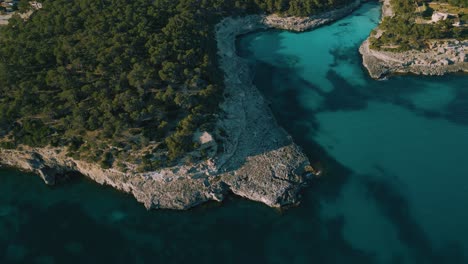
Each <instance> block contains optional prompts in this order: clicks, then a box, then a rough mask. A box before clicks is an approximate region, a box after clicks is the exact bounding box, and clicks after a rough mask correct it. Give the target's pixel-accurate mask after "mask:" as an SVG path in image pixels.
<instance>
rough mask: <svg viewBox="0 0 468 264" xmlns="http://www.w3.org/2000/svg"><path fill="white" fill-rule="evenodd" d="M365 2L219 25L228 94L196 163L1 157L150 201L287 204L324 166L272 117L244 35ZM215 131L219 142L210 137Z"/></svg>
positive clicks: (19, 153) (327, 18) (26, 152)
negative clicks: (241, 47)
mask: <svg viewBox="0 0 468 264" xmlns="http://www.w3.org/2000/svg"><path fill="white" fill-rule="evenodd" d="M359 4H360V1H359V0H357V1H355V2H354V3H353V4H352V5H349V6H346V7H343V8H341V9H338V10H334V11H330V12H327V13H323V14H320V15H317V16H313V17H308V18H296V17H279V16H277V15H270V16H261V15H252V16H246V17H241V18H225V19H224V20H222V21H221V22H220V23H219V24H217V25H216V39H217V43H218V44H217V45H218V54H219V57H220V67H221V69H222V70H223V71H224V73H225V78H224V79H225V80H224V82H225V92H224V97H225V98H224V101H223V103H222V105H221V106H220V108H221V109H222V112H221V113H220V115H219V119H218V122H217V129H216V131H223V133H222V134H223V135H210V134H206V133H205V134H204V135H203V136H202V137H201V138H200V139H202V138H203V140H201V143H202V144H205V145H207V146H208V147H209V149H211V150H214V152H213V153H212V155H211V156H210V157H211V158H209V159H207V160H204V161H200V162H197V163H195V164H187V163H180V164H179V165H177V166H174V167H170V168H164V169H160V170H157V171H152V172H144V173H140V172H138V171H137V170H136V168H132V167H129V169H128V170H127V171H126V172H123V171H120V170H118V169H117V168H110V169H103V168H102V167H101V166H100V165H99V164H95V163H89V162H85V161H82V160H77V159H74V158H73V157H70V155H67V151H66V149H65V148H53V147H47V148H32V147H28V146H24V145H22V146H20V147H19V148H16V149H0V164H3V165H6V166H11V167H15V168H19V169H22V170H25V171H31V172H34V173H36V174H38V175H39V176H40V177H41V178H42V179H43V180H44V181H45V183H47V184H50V185H53V184H56V183H57V182H59V181H60V180H61V179H62V178H64V175H66V174H68V173H79V174H81V175H84V176H86V177H88V178H90V179H92V180H93V181H95V182H97V183H99V184H103V185H109V186H112V187H114V188H116V189H118V190H121V191H124V192H127V193H130V194H132V195H133V196H134V197H135V198H136V199H137V200H138V201H139V202H141V203H143V204H144V205H145V207H146V208H148V209H152V208H154V209H158V208H166V209H181V210H183V209H188V208H191V207H194V206H196V205H199V204H201V203H204V202H207V201H210V200H214V201H222V200H223V199H224V198H225V197H226V195H228V194H230V193H233V194H235V195H238V196H241V197H244V198H247V199H250V200H253V201H258V202H262V203H264V204H266V205H268V206H270V207H282V206H285V205H291V204H296V203H298V202H299V191H300V189H301V188H302V187H303V186H304V185H305V184H306V183H307V181H308V179H309V178H310V177H313V175H317V174H320V171H318V170H316V169H314V168H312V167H311V166H310V163H309V160H308V158H307V157H306V156H305V155H304V153H303V152H302V150H301V149H300V147H299V146H297V145H296V144H295V143H294V142H293V140H292V138H291V137H290V136H289V135H288V134H287V132H286V131H285V130H284V129H282V128H281V127H280V126H279V125H278V124H277V123H276V121H275V118H274V116H273V114H272V112H271V110H270V109H269V107H268V105H267V103H266V102H265V100H264V98H263V97H262V95H261V94H260V92H259V91H258V90H257V88H256V87H255V86H254V85H253V84H252V76H251V73H250V71H249V67H248V65H247V62H246V61H245V60H244V59H242V58H240V57H239V56H237V54H236V45H235V40H236V38H237V37H238V36H239V35H242V34H246V33H248V32H252V31H255V30H259V29H267V28H272V27H275V28H280V29H287V30H293V31H304V30H311V29H313V28H316V27H318V26H320V25H323V24H325V23H329V22H331V21H333V20H336V19H338V18H341V17H343V16H345V15H347V14H349V13H350V12H351V11H353V10H354V9H355V8H357V7H358V6H359ZM213 137H214V138H217V139H218V140H217V142H215V140H214V139H213Z"/></svg>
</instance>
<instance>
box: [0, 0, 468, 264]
mask: <svg viewBox="0 0 468 264" xmlns="http://www.w3.org/2000/svg"><path fill="white" fill-rule="evenodd" d="M379 12H380V10H379V6H378V5H377V4H366V5H364V6H363V7H362V8H360V9H359V10H358V11H357V12H355V13H354V14H353V15H352V16H349V17H348V18H345V19H342V20H340V21H338V22H337V23H335V24H332V25H330V26H326V27H323V28H320V29H317V30H314V31H312V32H307V33H301V34H294V33H288V32H283V31H265V32H257V33H253V34H249V35H246V36H244V37H243V38H241V39H240V40H239V49H240V53H241V54H242V55H243V56H245V57H246V58H248V59H249V60H250V61H251V63H252V69H253V70H254V72H255V83H256V84H257V86H258V87H259V88H260V89H261V90H262V92H263V93H264V94H265V96H266V97H267V98H268V99H269V100H270V101H271V106H272V109H273V111H274V112H275V115H276V116H277V118H278V120H279V122H280V123H281V124H282V125H283V126H284V127H285V128H286V129H287V130H288V131H289V132H290V133H291V134H292V135H293V138H294V139H295V140H296V142H297V143H299V144H300V145H301V146H302V147H303V148H304V150H305V151H306V153H307V154H308V155H309V156H310V157H311V159H312V160H314V161H319V162H320V163H321V166H323V167H324V168H325V169H326V174H325V175H324V176H323V177H322V178H321V179H319V180H317V181H315V182H314V183H313V184H312V186H310V187H309V188H308V189H306V190H305V191H304V193H303V203H302V204H301V206H299V207H297V208H292V209H289V210H286V211H285V212H279V211H276V210H273V209H270V208H267V207H265V206H263V205H261V204H258V203H254V202H249V201H245V200H242V199H238V198H230V199H228V200H227V201H226V202H224V203H223V204H217V203H211V204H208V205H204V206H201V207H198V208H195V209H194V210H190V211H187V212H176V211H162V210H161V211H146V210H145V209H144V208H143V206H141V205H140V204H138V203H137V202H136V201H134V199H133V198H131V197H130V196H128V195H125V194H122V193H120V192H117V191H114V190H112V189H111V188H108V187H101V186H98V185H96V184H94V183H92V182H90V181H88V180H86V179H74V180H72V181H71V182H69V183H65V184H62V185H61V186H57V187H54V188H50V187H47V186H45V185H44V184H43V183H42V182H41V180H40V179H39V177H37V176H35V175H31V174H26V173H20V172H16V171H12V170H1V171H0V263H168V262H171V263H172V262H176V263H185V262H193V263H220V262H224V263H359V264H366V263H392V264H393V263H434V264H436V263H437V264H439V263H454V264H457V263H468V210H467V208H468V177H467V176H468V155H467V153H468V152H467V150H468V85H467V84H468V77H467V76H461V75H460V76H457V75H450V76H446V77H414V76H401V77H393V78H392V79H390V80H388V81H374V80H371V79H370V78H368V76H367V74H366V72H365V71H364V69H362V67H361V62H360V58H359V55H358V53H357V47H358V45H359V44H360V43H361V42H362V41H363V40H364V39H365V38H366V36H367V35H368V34H369V32H370V31H371V30H372V29H373V28H374V27H375V26H376V24H377V22H378V20H379V15H380V13H379Z"/></svg>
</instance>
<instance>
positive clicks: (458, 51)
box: [359, 0, 468, 79]
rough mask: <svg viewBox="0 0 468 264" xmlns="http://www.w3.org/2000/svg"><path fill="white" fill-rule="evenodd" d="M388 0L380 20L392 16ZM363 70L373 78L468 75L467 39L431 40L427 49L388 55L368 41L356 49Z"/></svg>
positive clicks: (385, 1) (389, 53) (384, 3)
mask: <svg viewBox="0 0 468 264" xmlns="http://www.w3.org/2000/svg"><path fill="white" fill-rule="evenodd" d="M393 14H394V13H393V10H392V8H391V4H390V0H384V1H383V5H382V19H384V18H385V17H387V16H393ZM376 34H378V33H376ZM359 52H360V53H361V55H362V61H363V65H364V67H366V68H367V70H368V71H369V75H370V76H371V77H372V78H374V79H380V78H384V77H386V76H387V75H390V74H393V73H413V74H422V75H443V74H446V73H450V72H468V56H467V54H468V40H464V41H458V40H455V39H444V40H434V41H432V43H431V44H430V45H429V47H428V48H426V49H424V50H421V51H418V50H410V51H404V52H389V51H380V50H374V49H371V48H370V46H369V39H367V40H366V41H364V43H363V44H362V45H361V47H360V48H359Z"/></svg>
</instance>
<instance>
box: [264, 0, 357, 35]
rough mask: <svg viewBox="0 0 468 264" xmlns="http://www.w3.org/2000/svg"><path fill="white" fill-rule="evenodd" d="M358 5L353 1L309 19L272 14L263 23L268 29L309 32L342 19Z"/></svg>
mask: <svg viewBox="0 0 468 264" xmlns="http://www.w3.org/2000/svg"><path fill="white" fill-rule="evenodd" d="M360 4H361V1H360V0H355V1H354V2H353V3H351V4H349V5H346V6H344V7H342V8H339V9H335V10H331V11H329V12H324V13H321V14H318V15H314V16H310V17H294V16H290V17H283V16H280V15H277V14H273V15H269V16H265V17H264V19H263V23H264V24H265V25H266V26H268V27H273V28H278V29H285V30H290V31H297V32H302V31H307V30H311V29H313V28H316V27H318V26H321V25H323V24H327V23H330V22H333V21H335V20H337V19H339V18H341V17H344V16H346V15H348V14H349V13H351V12H352V11H353V10H354V9H356V8H358V7H359V5H360Z"/></svg>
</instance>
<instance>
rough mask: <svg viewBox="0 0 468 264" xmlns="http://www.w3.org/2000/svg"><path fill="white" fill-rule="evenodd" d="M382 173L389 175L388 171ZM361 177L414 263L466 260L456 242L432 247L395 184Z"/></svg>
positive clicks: (438, 263)
mask: <svg viewBox="0 0 468 264" xmlns="http://www.w3.org/2000/svg"><path fill="white" fill-rule="evenodd" d="M381 172H382V173H384V174H387V173H386V172H384V171H381ZM385 176H386V177H388V178H391V177H392V176H391V175H388V174H387V175H385ZM364 178H365V179H366V180H365V181H364V185H365V186H366V187H367V190H368V194H369V196H370V197H371V198H372V199H373V200H375V201H376V202H377V204H378V205H379V208H380V210H381V211H382V212H383V213H384V215H386V216H387V217H388V219H389V220H390V221H391V222H392V223H393V225H394V226H395V227H396V228H397V230H398V237H399V239H400V240H401V241H402V242H403V243H405V244H406V245H407V246H408V248H410V249H411V253H412V257H413V258H414V261H415V263H427V264H431V263H433V264H440V263H467V261H468V260H467V259H465V257H464V255H463V249H462V246H461V245H460V244H459V243H451V244H450V245H449V247H448V248H446V249H442V250H436V249H435V248H433V246H432V245H431V241H430V240H429V238H428V237H427V235H426V233H425V232H424V231H423V229H422V228H421V226H420V225H418V223H417V221H416V220H415V219H414V218H413V216H412V213H411V209H410V207H409V204H408V201H407V200H406V199H405V198H404V197H403V195H401V194H400V193H399V191H398V189H397V188H396V187H395V186H393V185H392V184H390V183H388V182H386V181H382V180H378V179H376V178H375V177H372V176H367V177H364Z"/></svg>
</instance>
